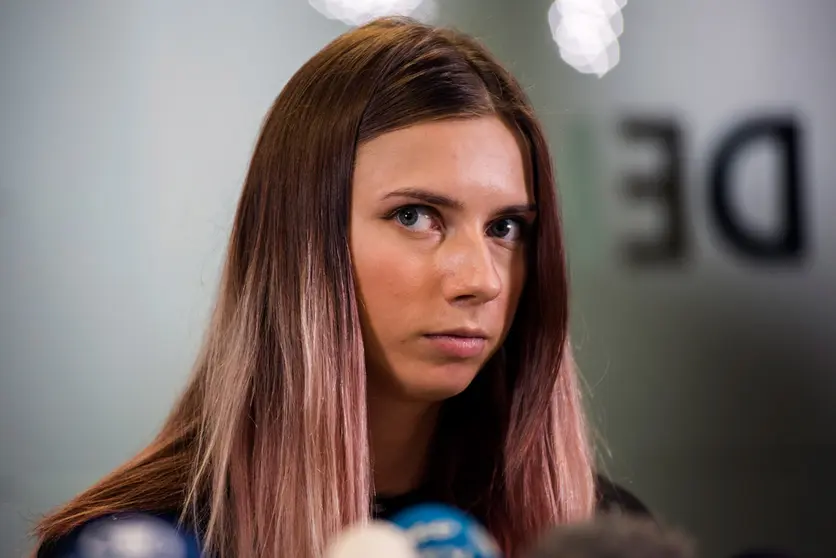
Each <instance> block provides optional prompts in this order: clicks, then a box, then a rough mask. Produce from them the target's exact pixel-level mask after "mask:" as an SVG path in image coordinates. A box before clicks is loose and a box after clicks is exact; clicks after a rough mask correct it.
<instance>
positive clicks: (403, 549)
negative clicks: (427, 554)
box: [324, 521, 420, 558]
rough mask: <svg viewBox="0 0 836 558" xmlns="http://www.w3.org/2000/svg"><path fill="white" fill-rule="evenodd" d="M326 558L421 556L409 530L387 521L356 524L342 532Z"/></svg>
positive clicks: (406, 557) (412, 557)
mask: <svg viewBox="0 0 836 558" xmlns="http://www.w3.org/2000/svg"><path fill="white" fill-rule="evenodd" d="M324 558H420V556H419V555H418V553H417V552H416V551H415V547H414V545H413V544H412V540H410V538H409V537H407V535H406V533H405V532H404V531H403V530H401V529H399V528H398V527H396V526H395V525H392V524H391V523H386V522H383V521H372V522H371V523H368V524H366V525H356V526H354V527H350V528H348V529H346V530H345V531H343V532H342V533H340V534H339V535H338V536H337V538H336V539H334V541H332V542H331V543H330V544H329V545H328V546H327V547H326V549H325V554H324Z"/></svg>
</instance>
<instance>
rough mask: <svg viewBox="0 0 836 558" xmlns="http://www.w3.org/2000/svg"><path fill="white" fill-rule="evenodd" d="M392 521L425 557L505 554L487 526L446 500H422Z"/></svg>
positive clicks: (490, 557)
mask: <svg viewBox="0 0 836 558" xmlns="http://www.w3.org/2000/svg"><path fill="white" fill-rule="evenodd" d="M390 521H391V522H392V523H394V524H395V525H397V526H398V527H400V528H401V529H403V530H404V531H405V532H406V534H407V536H408V537H409V538H410V539H411V540H412V542H413V544H414V545H415V549H416V550H417V551H418V556H421V557H423V558H429V557H432V558H502V552H501V551H500V549H499V547H498V546H497V544H496V541H495V540H494V539H493V537H491V535H490V534H489V533H488V532H487V530H486V529H485V528H484V527H482V526H481V525H480V524H479V523H478V522H477V521H476V520H475V519H474V518H473V517H471V516H470V515H468V514H466V513H465V512H463V511H461V510H457V509H455V508H451V507H450V506H445V505H443V504H422V505H420V506H415V507H412V508H407V509H406V510H404V511H402V512H400V513H398V514H396V515H395V516H394V517H393V518H392V519H391V520H390Z"/></svg>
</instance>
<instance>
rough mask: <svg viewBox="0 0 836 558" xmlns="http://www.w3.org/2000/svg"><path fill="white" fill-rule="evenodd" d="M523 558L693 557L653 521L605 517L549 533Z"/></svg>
mask: <svg viewBox="0 0 836 558" xmlns="http://www.w3.org/2000/svg"><path fill="white" fill-rule="evenodd" d="M523 556H524V558H694V551H693V545H692V544H691V541H690V539H688V538H687V537H685V536H684V535H683V534H681V533H679V532H677V531H673V530H669V529H666V528H664V527H662V526H661V525H659V524H658V523H656V522H655V521H653V520H650V519H646V518H640V517H636V516H629V515H620V514H606V515H603V516H599V517H597V518H595V519H594V520H592V521H589V522H586V523H578V524H573V525H563V526H560V527H556V528H554V529H553V530H552V531H551V532H549V533H548V534H547V535H546V536H545V537H543V539H542V540H541V541H540V544H538V545H537V546H536V547H535V548H534V549H533V550H532V551H531V552H529V553H526V554H524V555H523Z"/></svg>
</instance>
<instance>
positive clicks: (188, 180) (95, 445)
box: [0, 0, 836, 557]
mask: <svg viewBox="0 0 836 558" xmlns="http://www.w3.org/2000/svg"><path fill="white" fill-rule="evenodd" d="M548 8H549V2H548V1H545V0H527V1H526V2H525V3H522V2H504V1H501V0H479V1H477V0H439V2H438V10H439V12H438V13H439V16H438V17H439V20H440V21H441V22H444V23H453V24H455V25H457V26H459V27H460V28H462V29H464V30H466V31H470V32H473V33H475V34H477V35H479V36H480V37H482V38H483V39H484V40H485V41H486V42H487V43H488V44H489V45H490V46H491V47H492V48H493V49H494V50H495V51H496V53H497V54H498V55H499V56H500V57H501V58H502V59H503V60H504V61H506V62H507V63H508V64H509V65H510V66H511V67H512V69H513V70H514V71H515V72H516V73H517V75H518V76H519V77H520V78H521V80H522V81H523V82H524V83H525V84H526V86H527V87H528V88H529V92H530V95H531V97H532V99H533V100H534V102H535V104H536V105H537V108H538V111H539V113H540V115H541V117H542V118H543V120H544V122H545V124H546V126H547V129H548V131H549V134H550V136H551V139H552V143H553V145H554V149H555V157H556V159H557V160H558V169H559V171H558V173H559V179H560V183H561V193H562V195H563V198H564V204H565V209H566V211H565V213H566V220H567V234H568V237H569V240H570V262H571V265H572V273H573V284H574V291H573V292H574V300H573V309H574V315H573V316H574V323H573V329H574V335H575V340H576V343H577V345H578V347H579V358H580V361H581V364H582V366H583V370H584V373H585V376H586V380H587V383H588V384H589V388H590V391H591V393H592V394H593V397H592V398H591V399H590V406H591V410H592V413H593V416H594V417H595V420H596V423H597V425H598V427H599V430H600V431H601V433H602V436H603V438H604V439H605V440H606V442H607V444H608V446H609V448H610V450H611V457H606V456H604V457H603V458H602V461H603V462H604V463H605V465H606V467H607V468H608V470H609V471H610V472H611V473H612V475H613V476H614V477H615V478H616V479H618V480H619V481H621V482H623V483H624V484H626V485H627V486H628V487H630V488H631V490H633V491H634V492H636V493H637V494H639V495H640V496H641V497H642V499H644V500H645V501H646V502H647V503H648V504H650V505H651V507H653V508H654V510H655V511H656V512H657V513H658V514H659V515H660V516H661V517H663V518H665V519H667V520H669V521H670V522H672V523H675V524H678V525H681V526H683V527H685V528H686V529H688V530H689V531H690V532H692V533H694V534H695V535H696V537H697V538H698V539H699V541H700V543H701V548H702V550H703V551H704V552H703V555H704V556H718V557H719V556H729V555H730V554H731V553H732V552H733V551H737V550H740V549H742V548H744V547H747V546H763V545H771V546H777V547H782V548H786V549H791V550H794V551H795V552H796V553H797V554H798V555H799V556H827V555H831V556H832V554H833V552H834V550H836V547H834V543H832V539H829V538H828V537H827V536H826V535H827V534H828V532H827V530H826V529H827V528H828V527H829V526H830V525H832V521H833V519H834V517H833V513H832V511H830V510H829V506H828V502H829V501H828V498H829V497H832V495H836V486H835V485H834V480H833V477H832V475H830V474H829V472H830V471H831V470H833V469H834V467H836V450H834V447H836V446H834V444H836V426H834V425H835V424H836V420H834V419H836V411H834V408H836V374H834V373H833V372H832V368H833V362H834V360H836V359H834V356H836V354H834V353H836V349H834V348H833V344H832V343H831V342H829V341H830V336H831V335H832V333H833V331H835V330H836V298H834V295H833V287H832V285H836V281H834V275H836V265H834V263H836V261H835V260H836V255H834V252H833V250H831V249H830V244H831V239H832V238H833V237H834V234H836V220H834V219H831V218H830V212H833V211H836V190H835V189H834V188H833V186H834V181H835V180H834V179H836V162H834V158H833V157H831V156H830V154H831V151H832V148H831V146H832V145H836V131H835V130H836V109H834V105H833V102H832V92H833V91H834V89H836V74H834V72H833V67H834V66H833V62H832V61H833V56H834V54H836V38H834V35H833V34H832V33H831V32H830V26H831V25H832V23H833V22H836V4H833V3H832V2H828V0H802V1H798V2H792V3H787V2H780V1H778V0H737V1H735V2H723V1H722V0H702V1H701V2H686V1H685V0H632V1H631V2H630V3H629V4H628V5H627V7H626V8H625V9H624V19H625V33H624V35H623V36H622V38H621V63H620V64H619V66H617V67H616V68H615V69H614V70H613V71H612V72H611V73H609V74H607V75H606V76H604V77H603V78H602V79H598V78H597V77H594V76H587V75H581V74H579V73H577V72H575V71H574V70H572V69H571V68H569V67H568V66H567V65H566V64H565V63H563V62H562V61H561V59H560V57H559V55H558V53H557V50H556V47H555V45H554V42H553V41H552V39H551V36H550V30H549V26H548V20H547V17H546V14H547V11H548ZM346 28H347V27H346V26H345V25H343V24H341V23H338V22H335V21H331V20H328V19H326V18H324V17H322V16H321V15H320V14H319V13H318V12H316V11H315V10H314V9H313V8H311V7H309V5H308V4H307V2H305V1H304V0H279V1H276V0H272V1H267V0H257V1H250V2H247V3H242V4H239V5H238V6H237V7H236V8H234V9H233V8H232V7H231V5H229V4H222V3H220V2H202V3H200V5H199V6H198V4H197V3H193V2H163V1H147V2H123V3H112V2H106V1H104V0H79V1H76V2H73V3H68V2H59V1H46V0H38V1H29V2H24V1H22V0H20V1H14V0H5V1H3V2H0V262H2V263H0V455H2V459H0V555H2V556H14V555H19V554H20V553H22V552H23V551H24V550H25V549H26V548H27V543H26V539H25V533H26V529H27V528H28V526H29V525H30V521H31V519H32V518H33V517H34V516H35V515H36V514H38V513H41V512H43V511H45V510H46V509H48V508H49V507H52V506H54V505H56V504H58V503H60V502H62V501H64V500H66V499H67V498H69V497H70V496H72V495H73V494H75V493H76V492H77V491H79V490H81V489H82V488H84V487H85V486H87V485H89V484H90V483H91V482H93V481H95V480H96V479H97V478H99V477H100V476H101V475H102V474H104V473H105V472H107V471H108V470H110V469H111V468H113V467H114V466H116V465H118V464H119V463H120V462H121V461H123V460H124V459H125V458H126V457H127V456H129V455H130V454H132V453H133V452H134V451H136V450H137V449H139V448H140V447H142V446H143V445H144V444H145V443H147V442H148V441H149V440H150V439H151V437H152V435H153V433H154V432H155V430H156V428H157V427H158V426H159V424H160V422H161V420H162V419H163V417H164V416H165V414H166V412H167V410H168V408H169V406H170V405H171V403H172V401H173V400H174V398H175V396H176V394H177V391H178V389H179V388H180V387H181V386H182V385H183V382H184V381H185V379H186V376H187V374H188V371H189V367H190V364H191V361H192V359H193V357H194V353H195V351H196V349H197V344H198V342H199V339H200V336H201V334H202V331H203V327H204V324H205V319H206V316H207V312H208V309H209V305H210V303H211V300H212V296H213V293H214V287H215V283H216V280H217V276H218V269H219V265H220V262H221V256H222V251H223V247H224V243H225V241H226V236H227V234H228V231H229V224H230V220H231V217H232V213H233V211H234V205H235V202H236V199H237V196H238V193H239V191H240V186H241V183H242V180H243V176H244V173H245V171H246V166H247V163H248V158H249V155H250V153H251V150H252V147H253V144H254V141H255V138H256V134H257V132H258V127H259V124H260V122H261V119H262V117H263V116H264V114H265V112H266V110H267V109H268V107H269V105H270V104H271V102H272V101H273V99H274V98H275V96H276V95H277V94H278V92H279V91H280V89H281V87H282V86H283V84H284V83H285V82H286V80H287V79H288V78H289V77H290V75H291V74H292V73H293V72H294V71H295V70H296V69H297V68H298V67H299V65H301V64H302V63H303V62H304V61H305V60H306V59H307V58H308V57H310V56H311V55H312V54H313V53H314V52H316V51H317V50H318V49H319V48H320V47H321V46H322V45H324V44H325V42H327V41H328V40H330V39H331V38H333V37H335V36H336V35H337V34H339V33H341V32H342V31H344V30H345V29H346ZM774 114H779V115H782V116H789V117H791V118H792V119H793V121H794V122H795V123H796V126H797V128H798V134H799V138H800V142H799V157H798V160H799V168H800V173H799V175H800V181H799V185H800V186H799V188H800V191H801V192H802V194H803V195H802V198H801V199H802V211H801V216H802V220H801V228H802V230H803V232H804V233H805V235H806V236H805V238H806V240H807V244H806V250H805V251H804V252H803V255H802V257H800V258H796V259H795V260H792V261H777V260H771V261H763V260H761V261H755V260H752V259H751V258H748V257H745V256H744V255H741V254H740V253H738V252H736V251H735V250H734V248H733V246H732V245H730V244H729V243H728V242H727V241H726V240H725V237H724V236H723V235H722V234H721V230H720V229H719V228H718V226H717V225H716V219H714V217H713V214H712V212H711V206H710V203H709V200H710V198H709V193H710V184H711V183H712V182H711V173H710V170H711V167H712V165H713V164H714V155H715V151H716V150H717V148H718V146H719V145H720V144H721V142H722V141H723V139H724V138H725V137H727V134H729V133H730V132H731V131H732V130H733V129H734V127H735V126H737V125H739V124H741V122H745V121H747V119H748V120H751V119H754V118H759V117H761V116H764V115H774ZM628 118H633V119H635V118H642V119H645V120H647V119H654V120H658V119H665V120H667V121H668V123H671V122H672V123H673V124H674V125H675V127H676V128H677V129H678V130H679V134H680V136H679V138H680V140H679V143H680V145H681V151H680V155H679V156H678V157H676V159H675V161H676V162H677V165H678V166H677V167H675V168H679V169H680V174H679V178H676V179H674V180H672V181H670V182H671V183H674V187H677V186H678V188H679V191H681V192H682V197H683V200H684V201H683V206H682V207H683V210H682V212H681V217H680V219H678V220H676V221H675V222H678V223H682V224H683V225H684V227H683V230H684V231H685V236H684V237H683V238H685V239H686V240H685V244H684V246H686V248H685V251H684V252H682V253H681V254H680V255H679V256H678V257H677V258H674V259H672V260H670V261H665V262H658V263H654V264H648V265H636V264H632V265H631V264H629V263H627V261H626V260H625V257H624V254H625V249H624V245H625V243H627V242H630V241H631V239H634V238H649V239H651V240H652V239H653V238H657V237H658V236H659V235H660V234H664V233H665V231H666V230H669V229H666V228H665V227H666V225H665V223H666V221H665V213H664V208H665V206H664V205H663V204H659V203H654V202H653V201H647V200H633V199H631V198H630V197H628V196H627V195H625V193H624V192H625V191H626V190H627V188H628V187H627V180H628V176H629V175H631V174H636V173H639V174H649V175H654V174H656V175H657V176H658V173H660V169H664V166H665V164H666V161H667V159H666V158H665V152H664V151H661V150H659V149H654V148H653V144H652V143H646V142H643V141H639V140H630V139H628V138H625V137H624V136H623V134H622V133H621V129H622V128H623V126H622V123H623V122H624V121H625V120H626V119H628ZM662 145H663V146H665V145H667V146H668V147H670V145H671V143H670V142H667V143H662ZM775 154H776V151H775V150H774V149H772V150H771V148H770V146H769V144H768V143H761V144H754V143H753V144H751V146H749V147H748V148H743V147H742V148H741V149H740V156H739V158H738V159H736V163H735V165H734V166H733V168H732V172H731V174H730V176H731V177H732V179H731V184H732V186H731V187H730V191H731V192H732V193H731V195H730V198H731V201H732V205H733V207H734V209H735V211H737V212H739V215H740V217H739V219H738V220H739V221H741V222H742V223H744V224H745V225H746V226H747V227H750V228H752V229H753V230H755V231H760V232H761V233H762V234H767V233H769V232H770V231H772V230H773V229H775V228H776V227H778V226H779V225H780V223H781V216H782V211H783V206H782V205H781V204H780V203H778V201H776V200H778V198H777V196H776V193H777V192H780V191H781V190H780V189H779V188H780V186H781V182H780V180H779V176H780V166H779V165H778V163H779V162H780V159H779V158H777V157H776V156H775ZM656 182H657V183H659V180H657V181H656Z"/></svg>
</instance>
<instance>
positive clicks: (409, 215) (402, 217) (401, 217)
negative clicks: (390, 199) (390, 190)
mask: <svg viewBox="0 0 836 558" xmlns="http://www.w3.org/2000/svg"><path fill="white" fill-rule="evenodd" d="M394 219H395V220H396V221H397V222H398V224H399V225H401V226H403V227H406V228H407V229H409V230H413V231H425V230H431V229H432V228H434V215H433V213H432V210H430V208H428V207H422V206H420V205H410V206H407V207H401V208H400V209H398V210H397V211H395V214H394Z"/></svg>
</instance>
